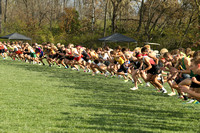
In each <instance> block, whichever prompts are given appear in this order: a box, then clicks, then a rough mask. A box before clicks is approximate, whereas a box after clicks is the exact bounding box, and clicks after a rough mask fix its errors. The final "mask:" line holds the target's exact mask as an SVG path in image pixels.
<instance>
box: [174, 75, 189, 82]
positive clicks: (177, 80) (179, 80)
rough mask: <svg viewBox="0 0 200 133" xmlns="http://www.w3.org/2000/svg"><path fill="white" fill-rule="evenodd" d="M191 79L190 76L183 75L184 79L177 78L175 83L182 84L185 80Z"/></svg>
mask: <svg viewBox="0 0 200 133" xmlns="http://www.w3.org/2000/svg"><path fill="white" fill-rule="evenodd" d="M187 78H190V75H189V74H182V77H177V78H176V79H175V80H174V81H175V82H176V83H177V84H179V83H180V82H182V81H183V80H185V79H187Z"/></svg>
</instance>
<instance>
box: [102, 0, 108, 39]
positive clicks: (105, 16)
mask: <svg viewBox="0 0 200 133" xmlns="http://www.w3.org/2000/svg"><path fill="white" fill-rule="evenodd" d="M107 7H108V1H107V0H106V5H105V14H104V30H103V36H104V37H105V36H106V24H107V23H106V22H107Z"/></svg>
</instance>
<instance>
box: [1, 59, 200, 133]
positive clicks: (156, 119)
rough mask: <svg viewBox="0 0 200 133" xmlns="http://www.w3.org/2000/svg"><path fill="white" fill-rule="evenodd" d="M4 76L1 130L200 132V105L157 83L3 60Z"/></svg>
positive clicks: (69, 132)
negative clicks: (134, 82)
mask: <svg viewBox="0 0 200 133" xmlns="http://www.w3.org/2000/svg"><path fill="white" fill-rule="evenodd" d="M0 75H1V76H0V132H8V133H13V132H18V133H23V132H30V133H33V132H36V133H40V132H42V133H43V132H67V133H83V132H84V133H90V132H93V133H101V132H109V133H110V132H116V133H117V132H127V133H138V132H164V133H165V132H173V133H174V132H180V133H183V132H185V133H192V132H200V115H199V112H200V105H199V104H198V105H195V104H184V102H183V101H182V100H180V99H177V97H176V96H174V97H168V96H167V95H166V94H161V93H158V92H156V91H155V90H154V89H153V87H150V88H146V87H140V89H139V90H136V91H131V90H130V89H129V88H130V87H133V86H132V83H131V82H128V83H123V80H122V79H118V78H110V77H108V78H106V77H104V76H102V75H97V76H95V77H92V76H91V73H90V74H89V73H84V72H82V71H80V72H77V71H71V70H65V69H58V68H56V67H52V68H49V67H48V66H38V65H33V64H27V63H24V62H21V61H11V60H1V59H0ZM167 89H168V90H169V88H167Z"/></svg>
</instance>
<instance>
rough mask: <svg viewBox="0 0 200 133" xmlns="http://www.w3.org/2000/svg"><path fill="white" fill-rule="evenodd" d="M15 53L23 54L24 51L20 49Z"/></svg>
mask: <svg viewBox="0 0 200 133" xmlns="http://www.w3.org/2000/svg"><path fill="white" fill-rule="evenodd" d="M15 53H16V54H23V53H22V51H19V50H18V51H16V52H15Z"/></svg>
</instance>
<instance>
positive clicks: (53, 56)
mask: <svg viewBox="0 0 200 133" xmlns="http://www.w3.org/2000/svg"><path fill="white" fill-rule="evenodd" d="M56 57H57V55H56V54H54V55H49V58H51V59H54V58H56Z"/></svg>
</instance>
